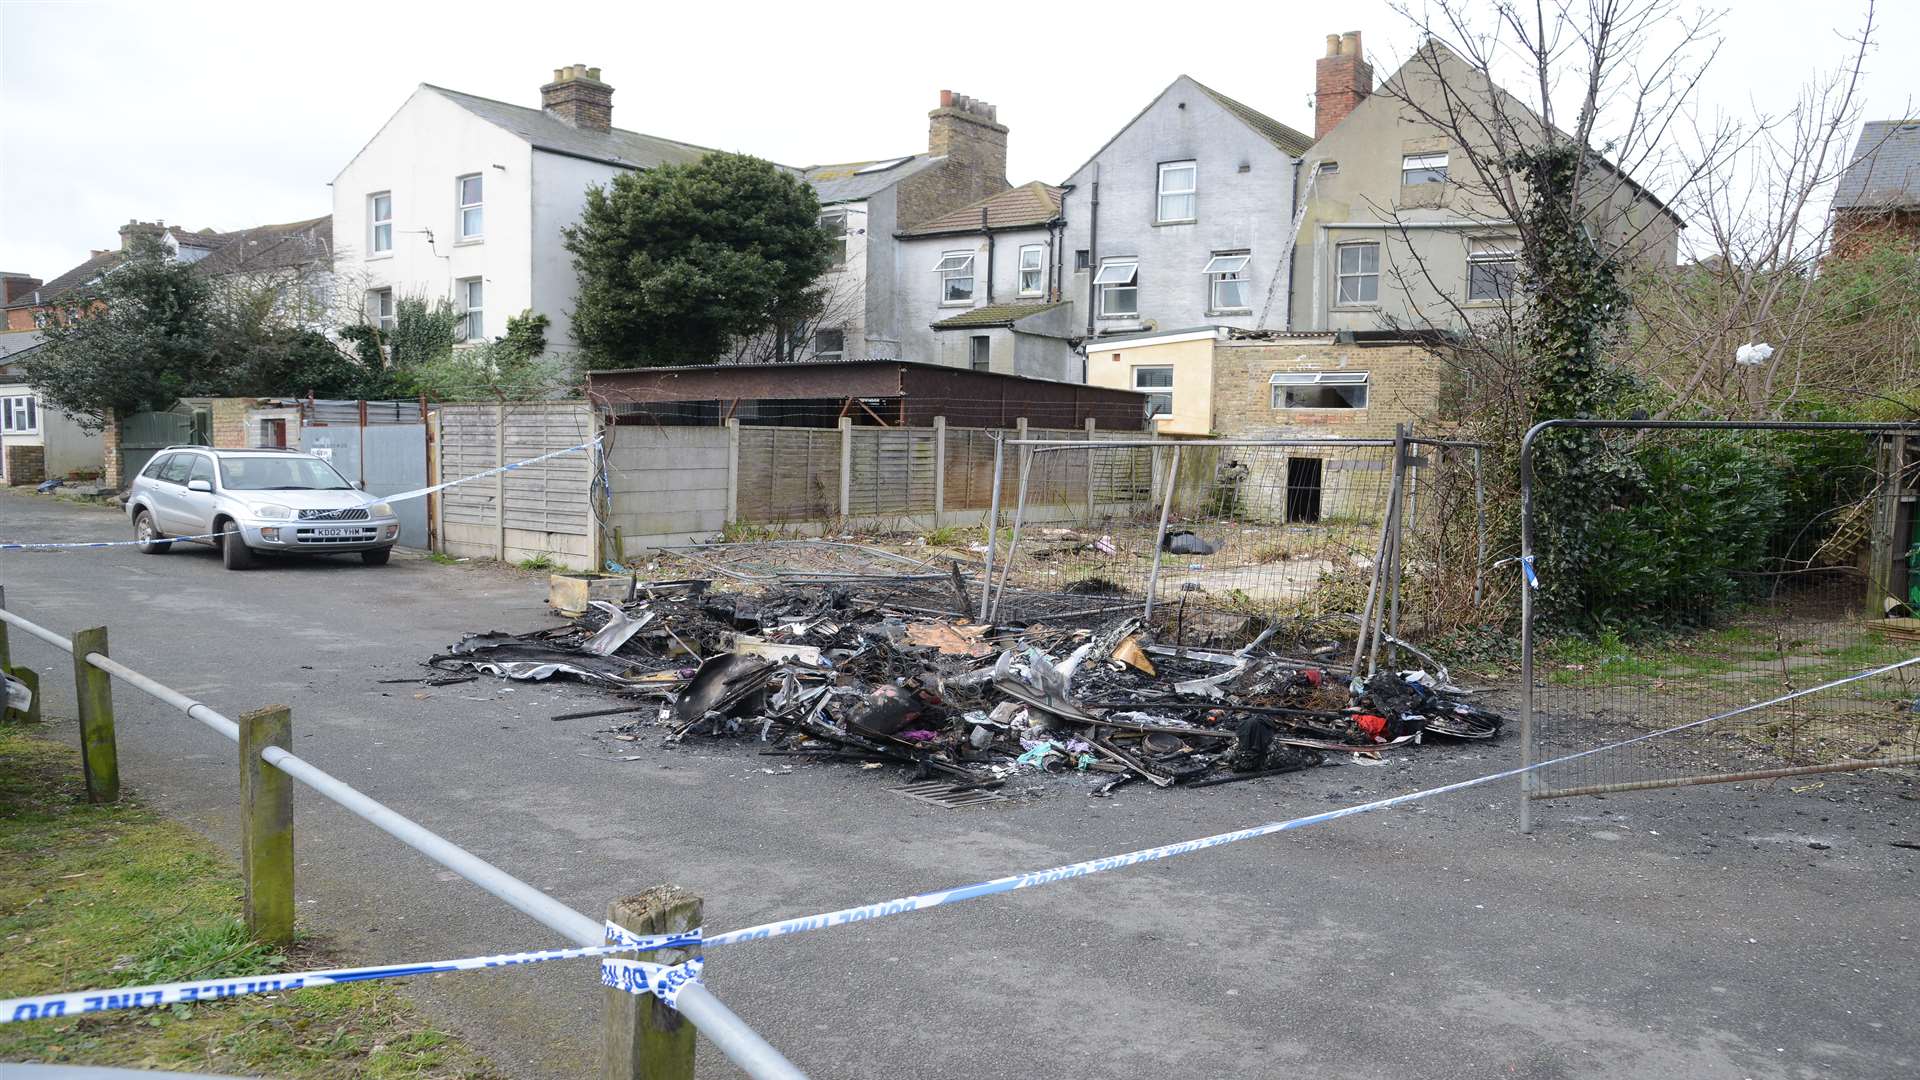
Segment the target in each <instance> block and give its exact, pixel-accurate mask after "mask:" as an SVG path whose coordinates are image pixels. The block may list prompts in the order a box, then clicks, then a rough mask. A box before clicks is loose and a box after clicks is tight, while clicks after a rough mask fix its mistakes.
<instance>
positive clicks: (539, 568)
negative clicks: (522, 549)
mask: <svg viewBox="0 0 1920 1080" xmlns="http://www.w3.org/2000/svg"><path fill="white" fill-rule="evenodd" d="M515 565H516V566H518V567H520V569H522V570H526V571H528V572H531V573H550V572H552V571H554V570H558V569H560V568H561V567H560V563H559V561H558V560H556V559H555V558H554V557H553V552H551V551H543V552H541V553H540V554H538V555H534V556H530V557H528V558H525V559H521V560H520V561H519V562H518V563H516V564H515Z"/></svg>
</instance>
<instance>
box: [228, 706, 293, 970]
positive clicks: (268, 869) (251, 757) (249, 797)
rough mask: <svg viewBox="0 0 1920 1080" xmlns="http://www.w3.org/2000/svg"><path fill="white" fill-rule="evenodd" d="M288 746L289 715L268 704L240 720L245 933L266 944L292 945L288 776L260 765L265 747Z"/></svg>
mask: <svg viewBox="0 0 1920 1080" xmlns="http://www.w3.org/2000/svg"><path fill="white" fill-rule="evenodd" d="M292 745H293V710H291V709H289V708H287V707H286V706H285V705H269V706H267V707H266V708H264V709H256V710H255V711H253V712H250V713H246V714H245V715H243V716H241V717H240V826H241V827H240V870H241V874H242V875H243V876H244V877H245V879H246V914H247V932H248V933H250V934H252V935H253V939H254V940H255V941H259V942H263V943H266V944H269V945H291V944H293V777H291V776H288V775H287V774H286V773H283V772H281V771H280V770H279V769H276V768H274V767H273V766H272V765H269V764H267V763H266V762H264V761H262V760H260V751H262V750H264V749H266V748H267V747H269V746H277V747H279V748H281V749H282V750H287V749H291V748H292Z"/></svg>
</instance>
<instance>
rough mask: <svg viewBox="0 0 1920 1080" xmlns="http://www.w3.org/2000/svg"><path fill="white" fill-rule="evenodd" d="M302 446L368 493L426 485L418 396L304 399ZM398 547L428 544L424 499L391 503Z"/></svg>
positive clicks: (424, 428)
mask: <svg viewBox="0 0 1920 1080" xmlns="http://www.w3.org/2000/svg"><path fill="white" fill-rule="evenodd" d="M300 449H302V450H305V451H306V452H307V453H309V454H313V455H315V456H318V457H323V458H326V459H327V460H328V461H330V462H332V464H333V467H334V468H335V469H338V470H339V471H340V475H342V476H344V477H346V478H347V479H349V480H352V481H355V482H357V483H358V484H360V486H361V487H362V488H363V489H364V490H365V491H366V492H367V493H368V494H369V495H397V494H399V493H400V492H403V491H414V490H417V489H419V488H423V487H426V486H427V425H426V421H425V418H424V417H423V416H422V415H421V412H420V404H419V402H416V401H314V400H309V401H306V402H304V403H302V417H301V422H300ZM393 512H394V514H395V515H397V516H398V517H399V518H400V544H401V546H402V547H410V548H426V547H428V546H429V540H430V537H429V534H428V531H427V520H428V518H427V500H426V499H424V498H420V499H408V500H406V501H404V502H397V503H394V504H393Z"/></svg>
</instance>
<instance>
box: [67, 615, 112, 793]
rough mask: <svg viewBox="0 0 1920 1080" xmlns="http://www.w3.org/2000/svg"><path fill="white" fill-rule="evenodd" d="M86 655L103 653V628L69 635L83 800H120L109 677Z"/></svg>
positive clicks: (104, 640) (105, 631)
mask: <svg viewBox="0 0 1920 1080" xmlns="http://www.w3.org/2000/svg"><path fill="white" fill-rule="evenodd" d="M90 653H99V654H100V655H101V656H107V655H110V654H109V653H108V652H107V628H106V627H104V626H96V627H94V628H93V629H91V630H81V631H79V632H77V633H75V634H74V635H73V696H74V700H75V701H76V702H77V703H78V704H79V712H80V768H81V771H82V772H84V773H85V774H86V777H87V800H88V801H89V802H97V803H110V802H118V801H120V750H119V748H118V746H116V745H115V743H114V740H113V676H111V675H109V674H107V673H106V672H104V671H101V670H100V669H99V668H97V667H94V666H93V665H92V664H89V663H87V656H88V655H89V654H90Z"/></svg>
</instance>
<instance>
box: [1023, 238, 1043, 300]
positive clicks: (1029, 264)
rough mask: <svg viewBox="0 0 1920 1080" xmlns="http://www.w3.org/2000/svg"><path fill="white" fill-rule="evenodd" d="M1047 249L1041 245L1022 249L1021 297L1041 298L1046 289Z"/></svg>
mask: <svg viewBox="0 0 1920 1080" xmlns="http://www.w3.org/2000/svg"><path fill="white" fill-rule="evenodd" d="M1046 268H1047V249H1046V248H1044V247H1042V246H1041V245H1039V244H1025V245H1022V246H1021V248H1020V288H1019V292H1020V295H1021V296H1039V295H1040V294H1041V292H1042V291H1044V290H1045V289H1046V280H1047V273H1046Z"/></svg>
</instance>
